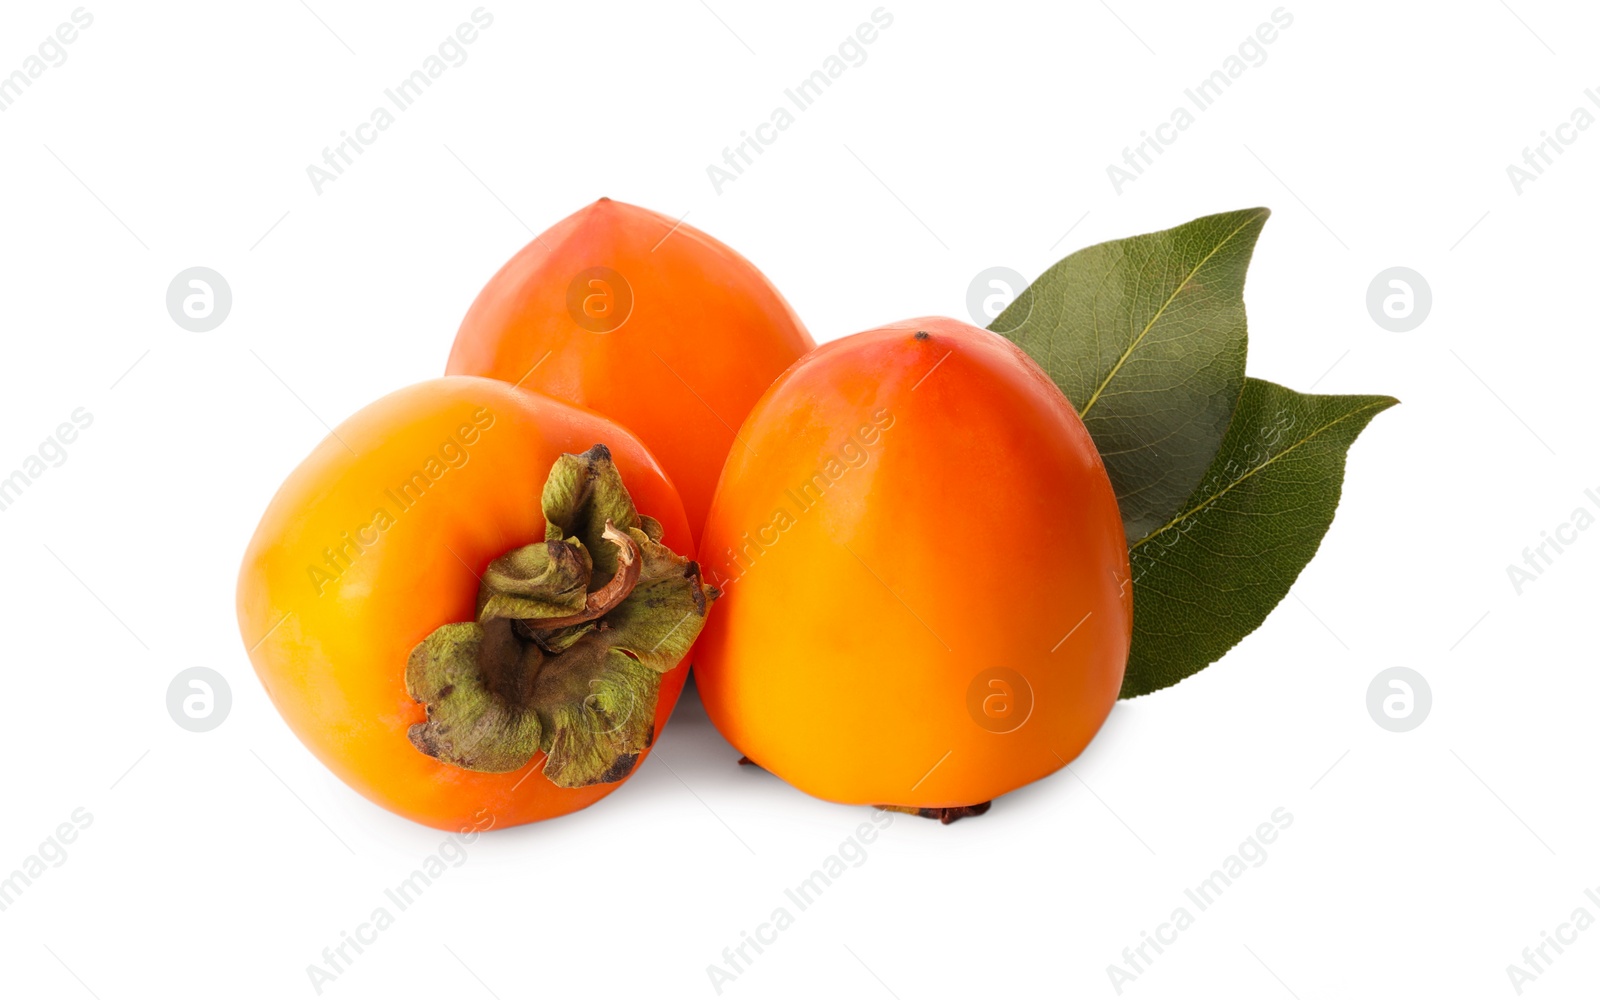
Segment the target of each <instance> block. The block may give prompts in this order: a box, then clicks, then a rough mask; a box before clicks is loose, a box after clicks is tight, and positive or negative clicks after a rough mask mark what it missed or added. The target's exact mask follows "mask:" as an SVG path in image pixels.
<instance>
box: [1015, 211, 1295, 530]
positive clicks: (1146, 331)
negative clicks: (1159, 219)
mask: <svg viewBox="0 0 1600 1000" xmlns="http://www.w3.org/2000/svg"><path fill="white" fill-rule="evenodd" d="M1270 214H1271V213H1270V212H1269V211H1268V210H1267V209H1265V208H1251V209H1245V210H1244V211H1239V212H1224V213H1223V214H1221V215H1208V216H1206V217H1204V218H1201V219H1196V220H1194V221H1193V222H1189V223H1185V224H1184V225H1181V226H1178V227H1177V228H1176V229H1168V230H1164V231H1162V232H1159V233H1148V234H1146V235H1144V236H1134V237H1130V238H1128V239H1125V240H1112V241H1111V242H1109V243H1101V244H1099V245H1097V246H1092V247H1088V248H1086V249H1083V250H1079V251H1078V252H1077V253H1074V254H1072V255H1071V256H1069V257H1067V258H1066V259H1064V260H1062V261H1060V262H1059V263H1057V264H1056V265H1055V266H1054V267H1052V268H1050V269H1049V270H1048V271H1046V272H1045V273H1044V274H1042V275H1040V276H1039V279H1038V280H1037V281H1035V282H1034V283H1033V284H1032V285H1030V286H1028V288H1027V289H1026V290H1025V291H1024V292H1023V293H1022V294H1021V295H1020V296H1018V297H1017V299H1016V301H1014V302H1013V303H1012V304H1011V305H1010V306H1009V307H1007V308H1006V310H1005V311H1004V312H1002V313H1001V314H1000V315H999V316H998V317H996V318H995V321H994V322H993V323H992V324H990V327H989V328H990V329H991V330H993V331H995V332H996V333H999V334H1002V335H1004V336H1006V337H1008V338H1009V339H1011V340H1012V341H1014V342H1015V343H1016V344H1017V345H1018V346H1020V347H1021V348H1022V349H1023V350H1025V351H1027V352H1028V354H1030V355H1031V356H1032V357H1033V359H1034V360H1035V361H1037V362H1039V364H1040V365H1041V366H1043V367H1044V369H1045V371H1047V372H1049V373H1050V377H1051V378H1053V379H1054V380H1055V382H1056V384H1057V385H1058V386H1060V387H1061V391H1062V392H1064V393H1065V394H1066V396H1067V398H1068V399H1069V400H1071V401H1072V403H1073V405H1074V406H1076V407H1077V409H1078V415H1079V416H1081V417H1082V418H1083V422H1084V425H1085V426H1086V427H1088V429H1089V433H1090V434H1091V435H1092V436H1093V437H1094V441H1095V445H1096V447H1098V448H1099V450H1100V457H1101V458H1102V459H1103V460H1104V461H1105V465H1106V471H1107V472H1108V473H1109V474H1110V476H1111V485H1112V486H1113V487H1114V488H1115V489H1116V492H1117V501H1118V503H1119V505H1120V506H1121V509H1122V521H1123V527H1124V528H1125V529H1126V531H1127V535H1128V541H1129V542H1130V543H1131V542H1136V541H1138V540H1139V539H1141V538H1143V537H1144V536H1145V535H1147V534H1148V533H1149V532H1151V531H1153V530H1155V529H1156V528H1158V527H1160V526H1161V525H1163V524H1165V523H1166V522H1167V521H1168V520H1170V519H1171V518H1172V516H1173V515H1174V514H1176V513H1178V511H1179V510H1180V509H1181V505H1182V504H1183V502H1184V501H1185V500H1186V499H1187V498H1188V497H1189V495H1190V494H1191V493H1193V492H1194V490H1195V487H1196V486H1198V485H1199V484H1200V480H1201V478H1202V477H1203V476H1204V475H1205V472H1206V470H1207V469H1208V468H1209V467H1210V465H1211V460H1212V459H1213V458H1214V457H1215V456H1216V454H1217V447H1218V445H1219V444H1220V443H1221V442H1222V436H1223V433H1224V432H1225V431H1226V430H1227V428H1228V421H1229V420H1230V419H1231V418H1232V416H1233V410H1234V405H1235V403H1236V402H1237V401H1238V399H1239V393H1240V392H1241V391H1242V390H1243V388H1244V377H1245V376H1244V361H1245V313H1244V277H1245V269H1246V268H1247V267H1248V266H1249V264H1250V255H1251V252H1252V251H1253V250H1254V249H1255V243H1256V237H1257V236H1258V235H1260V233H1261V227H1262V225H1264V224H1265V223H1266V220H1267V216H1268V215H1270Z"/></svg>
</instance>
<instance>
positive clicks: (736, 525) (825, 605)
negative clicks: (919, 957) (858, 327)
mask: <svg viewBox="0 0 1600 1000" xmlns="http://www.w3.org/2000/svg"><path fill="white" fill-rule="evenodd" d="M740 436H741V438H742V439H743V440H744V441H745V442H747V443H748V445H749V447H748V448H744V447H740V448H735V449H734V450H733V452H732V453H730V455H729V457H728V463H727V466H726V468H725V469H724V471H723V474H722V478H721V481H720V482H719V484H718V487H717V493H716V497H715V500H714V502H713V504H712V508H711V514H710V517H709V518H708V520H707V523H706V529H705V532H704V536H703V539H702V542H701V547H700V561H701V564H702V566H704V567H705V571H706V573H707V575H708V579H710V580H711V582H713V583H714V584H716V585H717V586H718V587H719V588H721V589H722V590H723V591H724V597H723V598H722V600H721V601H719V603H718V606H717V614H716V615H714V616H713V617H712V618H711V620H710V621H709V622H708V624H707V627H706V629H705V631H704V632H703V633H702V634H701V637H700V642H699V645H698V647H697V651H696V665H695V676H696V678H697V684H698V686H699V689H700V693H701V696H702V698H703V699H704V701H705V705H706V709H707V711H708V713H709V714H710V716H711V719H712V721H713V722H714V723H715V724H716V726H717V728H718V729H719V730H720V731H721V732H722V734H723V735H724V736H725V737H727V739H728V740H729V741H730V742H731V743H732V744H733V745H734V746H735V747H737V748H738V749H739V751H740V752H741V753H743V754H745V755H746V756H747V757H749V758H750V759H751V760H752V761H754V762H755V763H757V764H759V765H761V766H762V767H764V768H766V769H768V770H770V771H772V772H774V773H776V774H777V775H779V776H780V777H782V778H784V779H785V780H786V781H788V782H790V783H791V784H793V785H795V786H796V787H798V788H800V789H801V790H803V791H806V792H809V793H810V794H812V795H815V796H818V797H820V798H824V799H829V800H832V801H835V802H842V803H855V804H874V805H888V806H897V807H906V808H910V809H916V810H927V811H930V812H929V813H927V814H934V815H940V816H942V817H943V818H945V819H946V820H948V819H949V818H952V817H954V816H959V815H970V814H972V813H970V812H963V811H962V810H963V809H964V807H972V806H978V805H980V804H982V803H986V802H987V801H989V800H990V799H993V798H994V797H995V796H998V795H1001V794H1003V793H1005V792H1008V791H1011V790H1012V789H1015V788H1017V787H1020V786H1021V785H1024V784H1026V783H1028V782H1030V781H1033V780H1036V779H1038V778H1041V777H1043V776H1045V775H1047V774H1050V773H1051V772H1053V771H1055V770H1057V769H1058V768H1060V767H1063V766H1065V764H1066V763H1067V762H1069V761H1071V760H1072V759H1073V758H1074V757H1075V756H1077V754H1078V753H1079V752H1080V751H1082V750H1083V748H1084V747H1085V746H1086V745H1087V744H1088V742H1089V740H1090V739H1091V738H1092V737H1093V736H1094V734H1095V733H1096V731H1098V729H1099V728H1100V725H1101V724H1102V723H1103V722H1104V720H1105V718H1106V716H1107V714H1108V713H1109V712H1110V710H1111V706H1112V704H1113V703H1114V702H1115V701H1116V698H1117V692H1118V688H1119V686H1120V684H1121V682H1122V674H1123V669H1124V665H1125V663H1126V659H1127V653H1128V644H1129V636H1130V628H1131V618H1132V605H1131V597H1132V595H1131V593H1130V588H1129V587H1128V586H1127V583H1126V581H1127V579H1128V561H1127V551H1126V545H1125V540H1124V533H1123V528H1122V521H1121V518H1120V516H1119V514H1118V510H1117V503H1116V499H1115V497H1114V495H1113V493H1112V489H1111V484H1110V481H1109V480H1108V478H1107V476H1106V472H1105V468H1104V466H1103V465H1102V464H1101V461H1100V457H1099V455H1098V453H1097V452H1096V451H1095V448H1094V445H1093V443H1092V442H1091V440H1090V438H1089V435H1088V433H1087V432H1086V431H1085V430H1084V427H1083V424H1082V423H1081V421H1079V419H1078V417H1077V415H1076V413H1075V412H1074V410H1073V407H1072V405H1071V404H1070V403H1069V402H1068V401H1067V399H1066V397H1064V396H1063V395H1062V394H1061V392H1060V390H1059V389H1057V388H1056V387H1055V385H1054V384H1053V383H1052V382H1051V381H1050V379H1049V378H1048V376H1046V375H1045V373H1044V372H1043V371H1042V370H1040V368H1039V367H1038V366H1037V365H1036V364H1035V363H1034V362H1033V361H1032V360H1031V359H1029V358H1028V357H1027V356H1026V355H1025V354H1024V353H1023V352H1022V351H1021V350H1020V349H1019V348H1017V347H1016V346H1014V345H1013V344H1011V343H1009V342H1008V341H1006V340H1004V339H1003V338H1001V337H999V336H997V335H995V334H992V333H989V332H987V331H984V330H979V329H977V328H975V327H971V326H968V325H967V324H965V323H961V322H958V321H955V320H950V319H938V318H928V319H917V320H911V321H907V322H904V323H897V324H894V325H892V326H888V327H884V328H881V329H877V330H872V331H869V332H866V333H860V334H856V335H854V336H851V337H846V338H844V339H842V340H838V341H834V342H831V343H827V344H824V345H823V346H822V347H820V348H818V349H817V350H816V351H815V352H813V353H812V354H810V355H809V356H807V357H806V358H805V359H803V360H802V361H801V362H799V363H798V364H796V365H794V366H793V367H792V368H790V369H789V370H788V371H787V372H785V373H784V375H783V376H782V377H781V378H780V379H779V380H778V381H777V382H776V383H774V385H773V386H772V388H771V389H770V390H768V392H767V393H766V394H765V395H764V396H763V397H762V398H761V400H760V402H758V403H757V404H756V405H755V407H754V408H753V409H752V410H751V412H750V416H749V418H748V419H747V420H746V421H745V424H744V426H743V427H742V429H741V431H740ZM940 810H946V811H947V812H939V811H940Z"/></svg>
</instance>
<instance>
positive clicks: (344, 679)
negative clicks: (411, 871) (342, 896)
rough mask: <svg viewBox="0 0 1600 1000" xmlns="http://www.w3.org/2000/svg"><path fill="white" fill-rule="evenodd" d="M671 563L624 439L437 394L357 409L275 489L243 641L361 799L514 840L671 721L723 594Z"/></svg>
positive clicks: (658, 476)
mask: <svg viewBox="0 0 1600 1000" xmlns="http://www.w3.org/2000/svg"><path fill="white" fill-rule="evenodd" d="M555 529H559V535H561V536H565V538H562V537H556V536H554V535H552V534H551V532H552V531H553V530H555ZM672 548H676V549H677V550H678V551H684V552H686V551H689V550H690V535H689V526H688V522H687V520H686V519H685V517H684V514H683V507H682V503H681V502H680V500H679V499H678V496H677V493H676V492H675V490H674V489H673V487H672V485H671V483H670V482H669V481H668V480H667V478H666V476H665V474H664V473H663V472H662V470H661V468H660V466H659V465H658V464H657V463H656V461H655V459H654V458H653V457H652V456H651V455H650V453H649V452H648V451H647V450H646V449H645V447H644V446H643V445H642V444H641V443H640V442H639V441H638V440H637V439H636V438H635V437H634V436H633V435H632V434H630V433H628V432H627V431H625V430H623V429H622V428H621V427H619V426H617V425H616V424H615V423H613V422H611V421H609V420H607V419H606V418H604V417H602V416H600V415H598V414H596V413H593V412H590V411H588V410H583V409H580V408H578V407H574V406H571V405H569V404H567V403H563V402H560V401H558V400H555V399H551V398H549V397H546V396H541V395H538V394H535V393H530V392H525V391H522V390H519V389H516V388H514V387H512V386H510V385H508V384H506V383H504V382H499V381H495V380H491V379H484V378H470V377H447V378H440V379H434V380H432V381H429V382H423V383H419V384H417V385H413V386H410V387H408V388H405V389H401V390H399V391H398V392H395V393H392V394H390V395H388V396H385V397H384V398H382V399H380V400H378V401H377V402H375V403H373V404H371V405H370V406H368V407H366V408H365V409H363V410H361V411H360V412H358V413H356V414H355V415H354V416H352V417H351V418H350V419H349V420H347V421H345V422H344V423H343V424H341V425H340V426H339V427H338V428H337V429H336V430H335V431H334V433H333V434H332V435H330V436H329V437H328V438H326V439H325V440H323V441H322V442H321V443H320V444H319V445H318V446H317V447H316V449H315V450H314V451H313V452H312V453H311V454H310V456H308V457H307V458H306V459H305V461H304V462H302V463H301V464H300V466H299V467H298V468H296V469H295V470H294V472H293V473H292V474H291V475H290V476H289V478H288V479H287V481H286V482H285V483H284V484H283V486H282V487H281V488H280V489H279V490H278V492H277V494H276V495H275V496H274V497H273V499H272V501H271V503H270V504H269V505H268V507H267V510H266V513H265V514H264V515H263V516H262V519H261V523H260V525H259V527H258V528H257V529H256V533H255V535H254V537H253V538H252V539H251V541H250V544H249V547H248V549H247V551H246V553H245V557H244V561H243V566H242V568H241V570H240V575H239V585H238V597H237V600H238V616H239V628H240V633H241V636H242V638H243V640H244V643H245V646H246V647H247V648H248V649H249V653H250V659H251V661H252V663H253V664H254V665H255V669H256V673H257V675H258V676H259V677H260V679H261V682H262V684H263V686H264V687H265V688H266V689H267V692H268V694H269V695H270V696H271V698H272V701H273V704H274V705H275V706H276V707H277V709H278V711H279V712H280V713H281V714H282V715H283V717H284V719H285V721H287V722H288V724H289V726H290V728H291V729H293V730H294V732H295V734H296V735H297V736H298V737H299V738H300V740H301V741H302V742H303V743H304V744H305V745H306V746H307V747H308V748H309V749H310V750H311V751H312V752H313V753H314V754H316V756H317V757H318V758H319V759H320V760H321V761H322V762H323V763H324V764H326V765H327V766H328V767H329V768H330V769H331V770H332V771H333V772H334V773H335V774H337V775H338V776H339V777H340V778H341V779H343V780H344V781H345V782H346V783H347V784H349V785H350V786H351V787H352V788H354V789H355V790H357V791H358V792H360V793H361V794H363V795H365V796H366V797H367V798H369V799H371V800H372V801H374V802H376V803H378V804H379V805H381V806H383V807H384V808H386V809H389V810H391V811H393V812H396V813H399V814H400V815H402V816H406V817H408V818H410V819H412V820H415V821H417V822H419V823H424V824H427V825H429V826H435V827H438V828H440V829H450V830H460V829H464V828H467V827H471V828H473V829H484V828H485V823H487V822H492V823H493V825H495V826H501V827H504V826H512V825H515V824H518V823H527V822H531V821H534V820H539V819H545V818H549V817H552V816H559V815H562V814H564V813H568V812H572V811H574V810H576V809H581V808H583V807H584V806H587V805H589V804H590V803H592V802H594V801H596V800H598V799H600V798H602V797H603V796H605V795H607V794H609V793H610V792H611V791H613V790H614V789H615V788H617V787H618V782H620V781H621V780H623V779H625V778H626V777H627V775H628V774H629V773H631V771H632V769H633V768H634V766H636V764H637V763H638V762H639V761H640V760H642V759H643V756H644V755H645V754H646V753H647V752H648V748H649V745H650V743H651V741H652V740H653V739H654V736H655V734H657V733H659V732H660V729H661V727H662V726H663V725H664V724H665V723H666V720H667V717H668V716H669V715H670V714H671V712H672V708H673V705H674V704H675V702H676V701H677V698H678V694H679V692H680V690H681V689H682V687H683V683H684V680H685V677H686V675H687V672H688V664H687V663H686V662H679V661H680V660H682V658H683V655H684V654H685V653H686V652H687V649H688V646H689V644H690V643H691V642H692V641H693V638H694V636H695V634H696V633H697V631H698V628H699V625H700V623H701V622H703V621H704V618H705V614H706V605H707V604H708V603H709V598H710V597H714V596H715V593H714V591H710V590H709V589H705V590H702V588H701V587H700V580H699V574H698V571H697V570H696V569H695V568H694V565H695V564H693V563H690V562H688V561H687V560H683V559H681V558H678V557H676V556H674V555H672V553H671V551H670V549H672ZM675 602H676V603H675ZM679 606H681V607H683V608H684V609H685V610H684V611H683V614H682V615H679V614H678V613H676V610H677V607H679ZM696 607H698V613H696ZM653 610H654V611H661V610H671V611H673V613H672V615H671V619H672V620H671V621H667V622H665V623H664V624H662V622H661V621H660V619H661V615H660V614H655V615H652V613H651V612H652V611H653ZM668 626H671V628H672V631H671V633H670V634H668ZM445 640H449V641H445ZM480 645H481V646H482V647H483V651H482V652H481V653H480V651H479V649H478V646H480ZM636 651H637V655H636ZM458 654H463V655H458ZM652 657H654V658H655V662H654V663H652ZM663 658H664V659H663ZM647 668H648V669H647ZM630 672H631V673H630ZM597 740H599V742H596V741H597ZM608 748H609V749H608Z"/></svg>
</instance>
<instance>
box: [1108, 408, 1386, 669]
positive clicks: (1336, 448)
mask: <svg viewBox="0 0 1600 1000" xmlns="http://www.w3.org/2000/svg"><path fill="white" fill-rule="evenodd" d="M1397 402H1398V400H1396V399H1393V398H1391V397H1389V396H1312V395H1305V394H1302V393H1298V392H1295V391H1294V390H1292V389H1285V388H1284V387H1283V386H1280V385H1274V384H1273V383H1271V382H1264V381H1262V380H1260V379H1254V378H1252V379H1248V380H1246V383H1245V388H1244V394H1243V395H1242V396H1241V397H1240V399H1239V406H1238V408H1237V409H1236V410H1235V411H1234V416H1233V423H1232V424H1231V425H1230V426H1229V427H1228V433H1227V435H1226V436H1225V437H1224V438H1223V441H1222V446H1221V447H1220V448H1219V449H1218V451H1217V456H1216V459H1215V460H1214V461H1213V462H1212V464H1211V468H1210V470H1209V471H1208V472H1207V474H1206V476H1205V478H1204V480H1202V482H1201V483H1200V486H1199V488H1198V489H1196V490H1195V491H1194V493H1193V494H1192V495H1191V496H1190V497H1189V499H1188V500H1187V502H1185V503H1184V505H1183V507H1182V509H1181V511H1180V512H1179V513H1178V514H1177V515H1176V516H1174V517H1173V518H1171V519H1170V520H1169V521H1167V522H1166V523H1165V524H1163V525H1161V526H1160V527H1158V528H1156V529H1155V530H1153V531H1151V532H1150V533H1149V534H1148V535H1145V536H1144V537H1143V538H1141V539H1139V540H1138V541H1137V542H1135V543H1134V544H1133V545H1132V546H1131V547H1130V548H1129V551H1128V557H1129V563H1130V572H1131V574H1132V582H1133V645H1132V649H1131V650H1130V652H1129V655H1128V669H1127V673H1126V675H1125V676H1124V678H1123V682H1122V697H1124V698H1131V697H1134V696H1136V695H1141V694H1148V693H1149V692H1151V691H1156V690H1159V689H1161V688H1164V687H1167V686H1168V685H1171V684H1176V683H1177V682H1178V681H1181V680H1183V679H1184V678H1185V677H1188V676H1190V675H1191V674H1194V673H1196V672H1198V671H1200V670H1202V669H1204V668H1205V667H1206V666H1207V665H1209V664H1211V663H1213V662H1215V661H1216V660H1217V659H1218V658H1220V657H1221V656H1222V655H1223V654H1224V653H1226V652H1227V651H1228V650H1229V649H1231V648H1233V646H1234V645H1235V644H1236V643H1237V642H1238V641H1239V640H1240V639H1243V638H1244V637H1245V636H1247V635H1249V634H1250V633H1251V632H1253V631H1255V629H1256V627H1257V626H1259V625H1260V624H1261V623H1262V622H1263V621H1265V620H1266V617H1267V615H1268V613H1270V612H1271V611H1272V609H1273V608H1274V607H1276V606H1277V604H1278V602H1279V601H1281V600H1283V598H1284V597H1285V596H1286V595H1287V594H1288V593H1289V588H1290V587H1291V586H1293V584H1294V581H1295V579H1296V578H1297V577H1298V576H1299V575H1300V571H1301V570H1302V569H1304V568H1305V565H1306V563H1308V562H1310V561H1311V557H1312V556H1313V555H1315V554H1316V551H1317V547H1318V546H1319V545H1320V544H1321V543H1322V537H1323V535H1325V534H1326V533H1327V530H1328V526H1329V525H1330V524H1332V523H1333V515H1334V511H1335V510H1336V509H1337V508H1338V506H1339V494H1340V489H1341V487H1342V485H1343V482H1344V464H1345V455H1346V453H1347V452H1348V451H1349V449H1350V445H1351V444H1352V443H1353V442H1354V441H1355V439H1356V436H1357V435H1358V434H1360V433H1361V431H1362V430H1363V429H1364V428H1365V427H1366V426H1367V424H1368V422H1370V421H1371V420H1372V418H1373V417H1374V416H1376V415H1377V414H1379V413H1381V412H1383V411H1384V410H1386V409H1388V408H1389V407H1391V406H1393V405H1395V403H1397Z"/></svg>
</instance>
